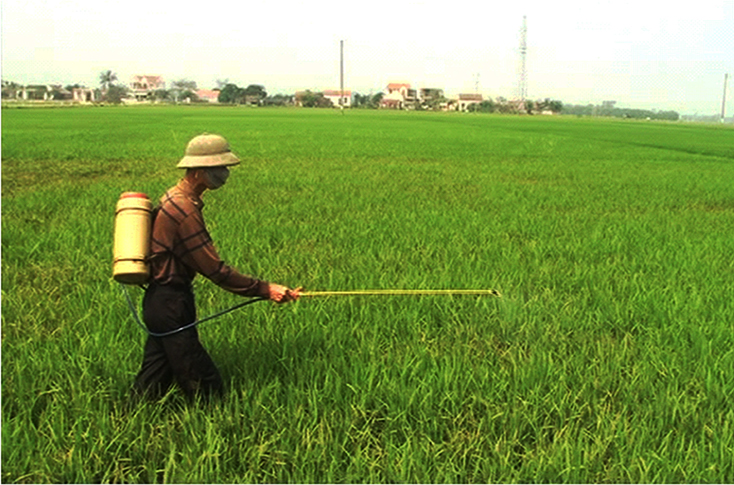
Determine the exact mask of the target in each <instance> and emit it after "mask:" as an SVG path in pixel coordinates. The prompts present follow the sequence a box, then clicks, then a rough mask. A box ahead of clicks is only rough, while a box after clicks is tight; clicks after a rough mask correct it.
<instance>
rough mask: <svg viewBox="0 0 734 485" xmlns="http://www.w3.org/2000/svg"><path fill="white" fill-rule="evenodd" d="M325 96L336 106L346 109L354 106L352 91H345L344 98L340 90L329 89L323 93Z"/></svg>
mask: <svg viewBox="0 0 734 485" xmlns="http://www.w3.org/2000/svg"><path fill="white" fill-rule="evenodd" d="M323 95H324V97H325V98H326V99H328V100H330V101H331V103H332V104H333V105H334V106H344V107H345V108H349V107H351V106H352V91H351V90H347V89H345V90H344V97H342V92H341V91H340V90H338V89H327V90H326V91H324V92H323Z"/></svg>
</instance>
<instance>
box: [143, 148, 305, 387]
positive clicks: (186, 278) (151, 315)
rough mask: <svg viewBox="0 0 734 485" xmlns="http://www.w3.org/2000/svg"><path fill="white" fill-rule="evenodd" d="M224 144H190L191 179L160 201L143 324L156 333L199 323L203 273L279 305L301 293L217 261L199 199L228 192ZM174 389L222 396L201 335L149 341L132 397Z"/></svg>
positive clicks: (229, 156) (230, 158)
mask: <svg viewBox="0 0 734 485" xmlns="http://www.w3.org/2000/svg"><path fill="white" fill-rule="evenodd" d="M239 163H240V162H239V159H238V158H237V157H236V156H235V155H234V154H233V153H232V152H231V151H230V149H229V144H228V143H227V140H225V139H224V138H223V137H221V136H219V135H210V134H203V135H199V136H197V137H195V138H193V139H192V140H191V141H190V142H189V144H188V146H187V147H186V155H185V156H184V158H183V159H181V161H180V162H179V164H178V168H185V169H186V175H185V176H184V178H183V179H182V180H181V181H180V182H179V183H178V184H177V185H176V186H175V187H172V188H171V189H169V190H168V192H166V194H165V195H164V196H163V197H162V198H161V199H160V205H159V207H158V208H157V209H156V215H155V219H154V222H153V228H152V237H151V245H150V254H151V257H150V269H151V275H150V281H149V284H148V287H147V289H146V291H145V297H144V299H143V320H144V321H145V324H146V326H147V327H148V329H149V330H150V331H151V332H154V333H164V332H167V331H171V330H175V329H177V328H180V327H182V326H184V325H186V324H188V323H191V322H194V321H195V320H196V307H195V304H194V293H193V291H192V288H191V282H192V280H193V279H194V277H195V276H196V274H197V273H201V274H202V275H204V276H206V277H207V278H209V279H210V280H212V281H213V282H214V283H215V284H217V285H219V286H220V287H222V288H224V289H225V290H227V291H230V292H232V293H236V294H238V295H242V296H252V297H263V298H267V299H270V300H273V301H275V302H278V303H284V302H288V301H292V300H296V299H298V297H299V290H300V289H295V290H291V289H289V288H287V287H285V286H282V285H276V284H273V283H268V282H266V281H262V280H258V279H255V278H253V277H250V276H246V275H243V274H241V273H239V272H238V271H237V270H236V269H234V268H232V267H231V266H227V265H226V264H225V263H224V262H223V261H222V260H221V259H220V258H219V254H217V250H216V249H215V248H214V245H213V243H212V239H211V237H210V236H209V232H208V231H207V229H206V225H205V224H204V218H203V215H202V212H201V211H202V208H203V207H204V203H203V202H202V200H201V195H202V194H203V193H204V192H205V191H206V190H207V189H209V190H215V189H218V188H219V187H221V186H222V185H224V183H225V182H226V181H227V178H228V177H229V168H227V167H230V166H233V165H237V164H239ZM174 381H175V382H177V383H178V385H179V386H180V387H181V389H182V390H183V391H184V393H185V394H186V396H187V397H189V398H192V397H194V396H195V395H196V394H202V395H209V394H212V393H221V391H222V378H221V377H220V375H219V371H218V370H217V367H216V366H215V365H214V362H213V361H212V359H211V357H209V354H208V353H207V351H206V350H205V349H204V347H203V346H202V345H201V342H199V336H198V333H197V331H196V327H192V328H190V329H188V330H184V331H181V332H178V333H175V334H173V335H170V336H167V337H153V336H148V340H147V342H146V343H145V352H144V355H143V364H142V366H141V368H140V372H138V375H137V377H136V378H135V383H134V385H133V391H134V393H136V394H138V395H148V396H153V397H158V396H161V395H162V394H163V393H165V392H166V391H167V390H168V388H169V387H170V386H171V385H172V384H173V382H174Z"/></svg>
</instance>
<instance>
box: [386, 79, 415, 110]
mask: <svg viewBox="0 0 734 485" xmlns="http://www.w3.org/2000/svg"><path fill="white" fill-rule="evenodd" d="M393 93H399V94H400V96H401V97H402V101H403V105H405V104H413V103H415V102H416V101H418V92H417V91H416V90H415V89H411V88H410V84H408V83H390V84H388V85H387V94H388V95H390V94H393ZM394 99H395V98H394Z"/></svg>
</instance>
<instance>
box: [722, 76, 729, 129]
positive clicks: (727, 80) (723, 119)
mask: <svg viewBox="0 0 734 485" xmlns="http://www.w3.org/2000/svg"><path fill="white" fill-rule="evenodd" d="M728 85H729V73H726V74H724V96H723V99H722V100H721V122H722V123H724V122H725V120H726V88H727V86H728Z"/></svg>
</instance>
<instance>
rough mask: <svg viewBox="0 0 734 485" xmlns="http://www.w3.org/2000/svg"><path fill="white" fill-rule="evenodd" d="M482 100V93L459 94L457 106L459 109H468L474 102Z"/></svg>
mask: <svg viewBox="0 0 734 485" xmlns="http://www.w3.org/2000/svg"><path fill="white" fill-rule="evenodd" d="M482 101H483V98H482V95H481V94H459V99H458V102H457V105H456V108H457V109H458V110H459V111H466V110H467V109H469V106H471V105H472V104H480V103H481V102H482Z"/></svg>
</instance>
